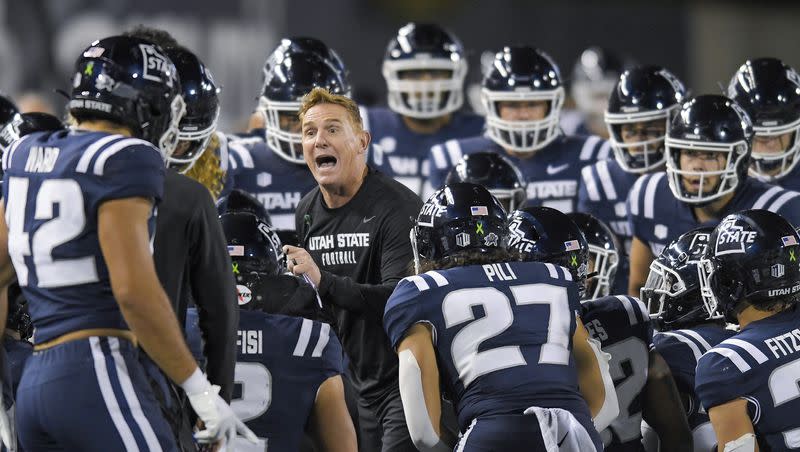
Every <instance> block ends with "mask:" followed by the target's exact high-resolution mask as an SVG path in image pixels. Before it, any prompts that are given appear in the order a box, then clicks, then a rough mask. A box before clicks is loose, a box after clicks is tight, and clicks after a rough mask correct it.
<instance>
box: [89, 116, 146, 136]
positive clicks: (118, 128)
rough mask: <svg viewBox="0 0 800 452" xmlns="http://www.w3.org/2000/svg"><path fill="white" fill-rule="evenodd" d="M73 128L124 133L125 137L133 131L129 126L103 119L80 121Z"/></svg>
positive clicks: (131, 134)
mask: <svg viewBox="0 0 800 452" xmlns="http://www.w3.org/2000/svg"><path fill="white" fill-rule="evenodd" d="M75 128H77V129H80V130H89V131H92V132H107V133H115V134H119V135H125V136H126V137H132V136H133V131H131V129H130V128H129V127H126V126H123V125H122V124H117V123H115V122H111V121H106V120H103V119H97V120H91V121H81V122H79V123H78V124H77V125H76V126H75Z"/></svg>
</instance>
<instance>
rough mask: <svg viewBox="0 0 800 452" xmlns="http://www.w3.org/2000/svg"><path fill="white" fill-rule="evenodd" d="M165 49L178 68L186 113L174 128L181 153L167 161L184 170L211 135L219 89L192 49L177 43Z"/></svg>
mask: <svg viewBox="0 0 800 452" xmlns="http://www.w3.org/2000/svg"><path fill="white" fill-rule="evenodd" d="M166 52H167V56H169V58H170V59H171V60H172V62H173V63H175V67H176V68H177V70H178V77H179V78H180V80H181V94H182V95H183V101H184V102H186V114H185V115H184V117H183V118H182V119H181V122H180V125H179V131H178V140H179V141H178V150H179V151H180V153H181V154H180V156H178V155H175V154H173V155H171V156H170V157H169V158H167V164H168V165H169V166H171V167H173V168H175V169H177V170H178V171H180V173H181V174H184V173H186V172H187V171H189V170H190V169H191V168H192V166H194V164H195V162H197V159H199V158H200V156H202V155H203V152H205V150H206V148H207V147H208V142H209V141H210V140H211V135H213V134H214V132H215V131H216V130H217V119H218V118H219V97H218V95H219V91H220V90H219V88H218V87H217V85H216V83H214V78H213V77H212V75H211V71H209V70H208V68H207V67H206V65H204V64H203V62H202V61H200V59H199V58H197V56H196V55H195V54H194V53H192V52H190V51H189V50H187V49H185V48H181V47H176V48H169V49H167V50H166Z"/></svg>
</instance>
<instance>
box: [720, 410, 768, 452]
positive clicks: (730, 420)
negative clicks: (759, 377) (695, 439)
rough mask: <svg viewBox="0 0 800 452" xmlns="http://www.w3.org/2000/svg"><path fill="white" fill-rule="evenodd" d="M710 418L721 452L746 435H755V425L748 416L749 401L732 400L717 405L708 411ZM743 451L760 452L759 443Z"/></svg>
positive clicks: (754, 443)
mask: <svg viewBox="0 0 800 452" xmlns="http://www.w3.org/2000/svg"><path fill="white" fill-rule="evenodd" d="M708 417H710V418H711V424H712V425H713V426H714V432H715V433H716V434H717V444H718V446H717V448H718V450H719V452H724V451H725V445H726V444H728V443H730V442H733V441H736V440H739V439H741V438H742V437H743V436H745V435H748V434H755V430H754V429H753V423H752V422H751V421H750V416H748V415H747V401H746V400H744V399H736V400H731V401H730V402H726V403H723V404H722V405H717V406H715V407H713V408H711V409H710V410H708ZM742 442H745V441H742ZM734 450H739V449H734ZM741 450H742V451H744V450H747V452H750V451H753V452H758V451H759V448H758V443H757V442H755V441H753V448H752V449H749V450H748V449H741Z"/></svg>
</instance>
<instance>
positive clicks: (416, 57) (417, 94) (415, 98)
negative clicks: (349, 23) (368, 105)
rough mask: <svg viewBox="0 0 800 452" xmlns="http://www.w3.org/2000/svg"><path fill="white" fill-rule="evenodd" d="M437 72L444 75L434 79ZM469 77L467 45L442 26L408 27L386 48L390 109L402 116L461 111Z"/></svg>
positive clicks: (386, 77)
mask: <svg viewBox="0 0 800 452" xmlns="http://www.w3.org/2000/svg"><path fill="white" fill-rule="evenodd" d="M438 73H441V74H443V75H444V76H443V77H441V78H440V77H434V75H435V74H438ZM425 75H427V76H428V77H429V78H427V79H426V78H424V76H425ZM466 77H467V60H466V55H465V54H464V46H463V45H461V41H459V40H458V38H456V36H455V35H453V34H452V33H450V32H449V31H447V30H445V29H444V28H442V27H440V26H439V25H435V24H418V23H409V24H406V25H405V26H404V27H402V28H401V29H400V30H399V31H398V32H397V36H395V37H394V38H392V40H391V41H390V42H389V45H388V46H387V47H386V54H385V56H384V58H383V78H384V79H385V80H386V87H387V90H388V93H389V97H388V103H389V108H391V109H392V110H393V111H395V112H397V113H399V114H401V115H403V116H408V117H412V118H419V119H426V118H435V117H438V116H443V115H446V114H448V113H452V112H454V111H456V110H458V109H459V108H461V105H463V103H464V79H465V78H466Z"/></svg>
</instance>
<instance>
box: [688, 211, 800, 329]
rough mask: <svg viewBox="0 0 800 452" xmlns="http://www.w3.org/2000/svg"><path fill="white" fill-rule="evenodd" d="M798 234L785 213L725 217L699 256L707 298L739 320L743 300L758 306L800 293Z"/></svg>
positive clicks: (730, 318) (789, 299) (731, 318)
mask: <svg viewBox="0 0 800 452" xmlns="http://www.w3.org/2000/svg"><path fill="white" fill-rule="evenodd" d="M798 257H800V236H798V235H797V232H796V231H795V230H794V227H792V225H791V224H789V222H788V221H786V219H785V218H783V217H782V216H780V215H778V214H776V213H773V212H770V211H768V210H760V209H754V210H745V211H743V212H738V213H734V214H730V215H728V216H726V217H725V218H723V219H722V221H721V222H720V224H719V225H717V227H716V228H714V231H713V232H712V233H711V236H710V237H709V245H708V250H707V252H706V255H705V257H703V258H702V259H701V260H700V264H699V267H700V288H701V295H702V297H703V301H704V303H706V305H710V306H716V307H717V309H718V310H719V311H720V312H721V313H723V314H724V315H725V319H726V320H727V321H729V322H734V323H736V322H737V317H736V315H737V312H738V310H739V308H740V307H741V306H740V302H741V301H745V300H746V301H747V303H748V304H750V305H752V306H754V307H756V308H758V307H759V306H761V305H764V304H770V303H772V302H775V301H780V300H781V299H783V300H785V301H787V302H793V301H796V299H797V297H798V296H800V265H798V260H797V259H798Z"/></svg>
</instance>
